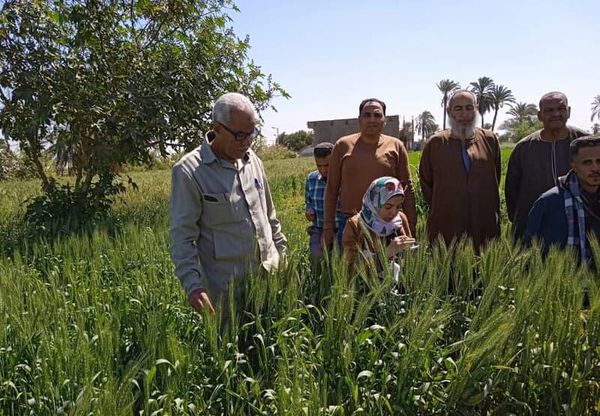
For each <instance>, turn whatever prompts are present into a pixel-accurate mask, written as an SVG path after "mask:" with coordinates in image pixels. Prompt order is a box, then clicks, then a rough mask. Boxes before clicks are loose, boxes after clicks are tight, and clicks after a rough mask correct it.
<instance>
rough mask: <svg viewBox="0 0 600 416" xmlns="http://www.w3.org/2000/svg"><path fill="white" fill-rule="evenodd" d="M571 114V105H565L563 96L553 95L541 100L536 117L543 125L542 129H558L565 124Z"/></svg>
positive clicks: (565, 101)
mask: <svg viewBox="0 0 600 416" xmlns="http://www.w3.org/2000/svg"><path fill="white" fill-rule="evenodd" d="M570 116H571V107H569V106H568V105H567V100H566V98H565V97H562V96H560V95H554V96H552V97H549V98H547V99H545V100H544V101H542V103H541V107H540V111H539V112H538V119H539V120H540V121H541V122H542V124H543V125H544V129H548V130H560V129H562V128H563V127H565V126H566V125H567V120H568V119H569V117H570Z"/></svg>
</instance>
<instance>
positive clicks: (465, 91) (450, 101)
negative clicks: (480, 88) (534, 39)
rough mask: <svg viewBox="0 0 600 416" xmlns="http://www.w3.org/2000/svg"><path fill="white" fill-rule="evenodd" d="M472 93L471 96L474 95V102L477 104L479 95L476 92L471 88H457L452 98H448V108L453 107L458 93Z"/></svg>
mask: <svg viewBox="0 0 600 416" xmlns="http://www.w3.org/2000/svg"><path fill="white" fill-rule="evenodd" d="M464 93H467V94H471V96H473V104H475V105H477V96H476V95H475V93H474V92H473V91H471V90H462V89H461V90H456V91H454V92H453V93H452V95H451V96H450V98H449V99H448V108H451V107H452V100H453V99H454V97H456V96H457V95H458V94H464Z"/></svg>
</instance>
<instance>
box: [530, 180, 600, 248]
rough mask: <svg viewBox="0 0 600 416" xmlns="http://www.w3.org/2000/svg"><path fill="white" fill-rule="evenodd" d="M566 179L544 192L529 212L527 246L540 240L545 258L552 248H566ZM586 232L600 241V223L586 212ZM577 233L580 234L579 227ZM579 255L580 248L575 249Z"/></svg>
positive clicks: (567, 230)
mask: <svg viewBox="0 0 600 416" xmlns="http://www.w3.org/2000/svg"><path fill="white" fill-rule="evenodd" d="M565 178H566V177H561V178H559V185H558V186H555V187H553V188H552V189H550V190H549V191H546V192H544V193H543V194H542V195H541V196H540V197H539V198H538V199H537V201H535V203H534V204H533V208H531V211H530V212H529V217H528V219H527V226H526V229H525V236H524V237H525V239H524V242H525V244H526V245H531V243H532V241H533V239H534V238H537V239H539V240H540V243H541V244H542V253H543V255H544V256H545V255H546V254H547V253H548V250H549V249H550V246H553V245H554V246H557V247H559V248H561V249H562V248H565V247H566V245H567V238H568V234H569V227H568V224H567V215H566V213H565V198H564V193H565ZM585 223H586V227H585V228H586V232H587V233H593V234H594V235H596V237H597V238H599V239H600V221H599V220H597V219H596V218H594V217H593V216H590V215H588V214H587V212H586V216H585ZM575 232H576V233H577V234H578V229H577V225H576V226H575ZM574 248H575V250H576V252H577V254H578V255H579V247H574Z"/></svg>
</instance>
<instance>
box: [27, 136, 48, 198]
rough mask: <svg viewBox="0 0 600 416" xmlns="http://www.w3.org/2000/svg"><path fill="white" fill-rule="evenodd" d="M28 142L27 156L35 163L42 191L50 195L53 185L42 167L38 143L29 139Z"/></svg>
mask: <svg viewBox="0 0 600 416" xmlns="http://www.w3.org/2000/svg"><path fill="white" fill-rule="evenodd" d="M27 141H28V142H29V152H27V150H25V153H27V155H28V156H29V158H30V159H31V161H32V162H33V165H34V166H35V170H36V171H37V174H38V176H39V177H40V180H41V181H42V190H43V191H44V192H46V193H48V192H50V191H52V184H51V183H50V179H48V176H47V175H46V172H45V171H44V166H43V165H42V162H41V161H40V157H39V152H38V150H37V146H36V143H35V141H34V140H33V138H29V139H28V140H27Z"/></svg>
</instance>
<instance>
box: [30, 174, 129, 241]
mask: <svg viewBox="0 0 600 416" xmlns="http://www.w3.org/2000/svg"><path fill="white" fill-rule="evenodd" d="M129 184H130V185H132V186H133V187H134V188H137V185H136V184H135V183H134V182H133V180H132V179H131V177H130V178H129ZM125 190H126V187H125V185H124V184H123V183H120V182H118V183H115V182H113V178H112V177H111V176H110V175H101V176H100V180H99V181H98V182H94V183H92V185H91V187H90V189H89V191H88V193H86V194H83V193H82V191H81V190H79V189H72V187H71V185H70V184H66V185H59V184H57V183H53V190H52V192H46V193H43V194H41V195H39V196H36V197H34V198H32V200H31V202H30V203H29V204H28V205H27V210H26V212H25V222H26V223H27V224H28V227H29V228H28V230H29V232H30V233H34V235H36V236H37V237H41V236H47V237H52V236H54V235H56V234H57V233H59V232H69V231H73V230H79V229H81V228H88V229H89V228H92V229H93V227H94V226H96V225H98V223H99V221H101V220H104V219H106V217H107V216H108V213H109V210H110V207H111V204H112V203H113V201H114V199H115V198H116V197H117V196H118V195H119V194H121V193H123V192H124V191H125Z"/></svg>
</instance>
